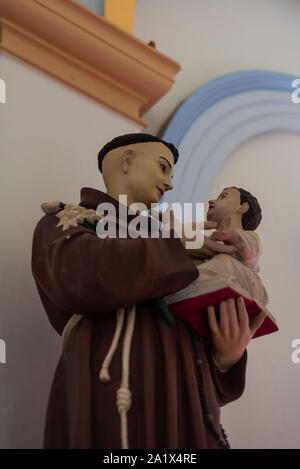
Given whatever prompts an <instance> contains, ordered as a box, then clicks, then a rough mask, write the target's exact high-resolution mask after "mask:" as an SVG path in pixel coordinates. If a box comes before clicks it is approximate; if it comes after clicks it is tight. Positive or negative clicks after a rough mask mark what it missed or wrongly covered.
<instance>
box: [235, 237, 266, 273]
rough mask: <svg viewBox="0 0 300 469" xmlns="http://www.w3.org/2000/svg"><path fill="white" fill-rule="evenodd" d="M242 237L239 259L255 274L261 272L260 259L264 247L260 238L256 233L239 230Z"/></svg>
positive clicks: (238, 253)
mask: <svg viewBox="0 0 300 469" xmlns="http://www.w3.org/2000/svg"><path fill="white" fill-rule="evenodd" d="M237 232H238V234H239V235H240V243H239V245H238V252H237V257H238V259H239V260H240V261H241V262H242V263H243V264H245V265H246V266H247V267H250V269H252V270H253V271H254V272H256V273H258V272H259V259H260V257H261V255H262V245H261V241H260V239H259V236H258V234H257V233H255V232H254V231H250V230H237Z"/></svg>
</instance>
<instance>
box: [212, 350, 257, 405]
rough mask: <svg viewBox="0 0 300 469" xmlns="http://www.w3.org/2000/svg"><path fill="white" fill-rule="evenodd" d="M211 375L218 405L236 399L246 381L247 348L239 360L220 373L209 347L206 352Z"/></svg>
mask: <svg viewBox="0 0 300 469" xmlns="http://www.w3.org/2000/svg"><path fill="white" fill-rule="evenodd" d="M207 357H208V362H209V365H210V369H211V375H212V378H213V381H214V384H215V389H216V393H217V401H218V404H219V406H220V407H222V406H224V405H225V404H228V403H229V402H232V401H235V400H236V399H238V398H239V397H240V396H241V395H242V394H243V392H244V389H245V383H246V365H247V358H248V352H247V349H246V350H245V351H244V354H243V355H242V357H241V358H240V360H239V361H238V362H237V363H236V364H235V365H234V366H232V367H231V368H230V369H229V370H228V371H226V373H222V372H221V371H220V370H219V368H218V367H217V366H216V364H215V362H214V360H213V358H212V350H211V348H210V349H209V350H208V352H207Z"/></svg>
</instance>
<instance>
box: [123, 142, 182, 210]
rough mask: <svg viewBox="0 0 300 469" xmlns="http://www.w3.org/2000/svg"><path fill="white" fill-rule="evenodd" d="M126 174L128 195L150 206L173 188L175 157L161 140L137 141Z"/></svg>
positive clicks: (133, 199)
mask: <svg viewBox="0 0 300 469" xmlns="http://www.w3.org/2000/svg"><path fill="white" fill-rule="evenodd" d="M131 149H132V150H133V151H134V157H133V158H132V160H131V162H130V165H129V167H128V172H127V174H126V180H127V189H128V195H130V198H131V200H132V201H133V202H142V203H144V204H145V205H146V206H147V207H148V208H150V207H151V204H155V203H159V201H160V199H161V198H162V196H163V194H164V192H165V191H169V190H171V189H173V183H172V178H173V170H174V157H173V154H172V152H171V150H169V148H168V147H166V146H165V145H164V144H163V143H161V142H145V143H137V144H135V145H132V146H131Z"/></svg>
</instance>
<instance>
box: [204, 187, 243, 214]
mask: <svg viewBox="0 0 300 469" xmlns="http://www.w3.org/2000/svg"><path fill="white" fill-rule="evenodd" d="M240 209H241V197H240V192H239V191H238V190H237V189H235V188H234V187H229V188H226V189H223V191H222V192H221V194H220V195H219V196H218V198H217V199H215V200H209V210H208V212H207V220H208V221H217V222H220V221H222V220H224V218H225V217H230V216H233V215H236V214H237V212H238V211H239V210H240Z"/></svg>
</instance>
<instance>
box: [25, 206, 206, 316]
mask: <svg viewBox="0 0 300 469" xmlns="http://www.w3.org/2000/svg"><path fill="white" fill-rule="evenodd" d="M47 217H48V219H47V220H45V219H46V218H47ZM49 217H52V219H49ZM56 224H57V219H56V218H55V217H54V215H46V216H45V217H44V218H43V219H42V220H41V221H40V222H39V224H38V226H37V228H36V230H35V234H34V238H33V246H32V273H33V276H34V278H35V281H36V283H37V284H38V285H39V287H40V288H41V289H42V290H43V292H44V293H45V294H46V295H47V296H48V297H50V298H51V299H52V300H53V302H54V303H55V304H56V305H57V306H58V307H60V308H62V309H65V310H67V311H71V312H73V313H78V314H91V315H92V314H93V315H99V314H102V313H108V312H110V311H115V310H117V309H119V308H122V307H127V306H130V305H132V304H134V303H138V302H141V301H144V300H148V299H153V298H157V297H161V296H165V295H168V294H170V293H173V292H175V291H177V290H180V289H181V288H184V287H185V286H187V285H188V284H189V283H191V282H192V281H193V280H194V279H195V278H196V277H197V276H198V275H199V273H198V270H197V268H196V267H195V265H194V263H193V262H192V260H191V259H190V258H189V256H188V255H187V254H186V252H185V249H184V247H183V246H182V244H181V242H180V240H179V239H178V238H176V237H175V236H174V237H170V238H150V237H149V238H137V239H132V238H125V239H118V238H105V239H100V238H98V236H97V235H96V233H94V232H93V231H91V230H89V229H87V228H84V227H82V226H80V227H77V228H70V229H68V230H66V231H62V229H61V228H56ZM172 234H173V233H171V236H172Z"/></svg>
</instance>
